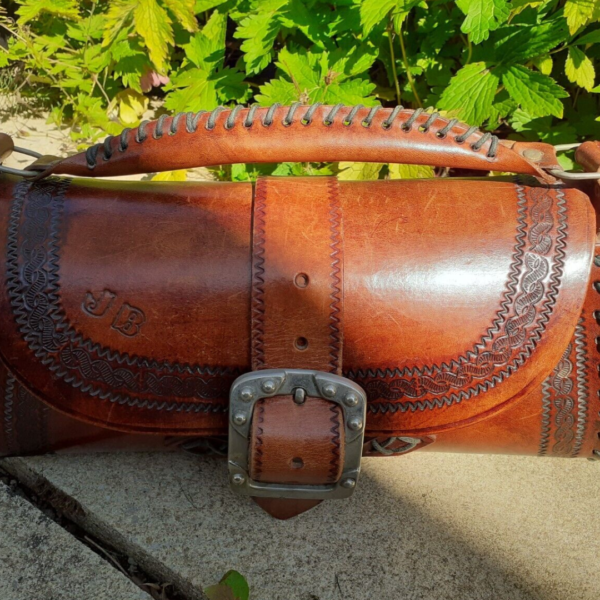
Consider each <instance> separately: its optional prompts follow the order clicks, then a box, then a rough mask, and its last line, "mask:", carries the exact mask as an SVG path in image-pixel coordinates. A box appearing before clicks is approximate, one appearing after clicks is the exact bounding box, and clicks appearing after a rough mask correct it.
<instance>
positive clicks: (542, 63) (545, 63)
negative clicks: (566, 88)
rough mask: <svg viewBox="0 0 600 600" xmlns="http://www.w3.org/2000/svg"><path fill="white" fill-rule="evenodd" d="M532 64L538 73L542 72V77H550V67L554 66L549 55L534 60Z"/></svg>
mask: <svg viewBox="0 0 600 600" xmlns="http://www.w3.org/2000/svg"><path fill="white" fill-rule="evenodd" d="M533 64H534V65H535V66H536V68H537V69H538V71H540V72H542V73H543V74H544V75H550V73H552V67H553V66H554V62H553V61H552V57H551V56H550V55H549V54H546V56H538V57H537V58H534V59H533Z"/></svg>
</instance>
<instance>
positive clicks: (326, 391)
mask: <svg viewBox="0 0 600 600" xmlns="http://www.w3.org/2000/svg"><path fill="white" fill-rule="evenodd" d="M336 392H337V389H336V387H335V385H332V384H331V383H328V384H327V385H325V386H323V396H325V397H326V398H333V397H334V396H335V393H336Z"/></svg>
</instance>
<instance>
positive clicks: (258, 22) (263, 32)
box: [234, 0, 287, 73]
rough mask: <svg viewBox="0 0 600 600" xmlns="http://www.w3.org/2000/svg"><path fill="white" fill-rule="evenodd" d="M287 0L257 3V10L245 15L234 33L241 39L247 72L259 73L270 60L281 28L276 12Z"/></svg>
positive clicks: (267, 0) (270, 0)
mask: <svg viewBox="0 0 600 600" xmlns="http://www.w3.org/2000/svg"><path fill="white" fill-rule="evenodd" d="M286 4H287V0H266V1H265V2H260V3H258V6H259V8H258V11H257V12H254V13H252V14H250V15H249V16H247V17H245V18H244V19H243V20H242V21H241V23H240V24H239V25H238V28H237V30H236V32H235V34H234V37H236V38H240V39H243V40H244V42H243V44H242V46H241V49H242V52H244V59H245V61H246V72H247V73H259V72H260V71H262V70H263V69H264V68H265V67H266V66H267V65H268V64H269V63H270V62H271V50H272V49H273V43H274V42H275V38H276V37H277V34H278V33H279V30H280V29H281V23H280V22H279V20H278V19H277V15H278V12H279V11H280V10H281V9H282V7H284V6H285V5H286Z"/></svg>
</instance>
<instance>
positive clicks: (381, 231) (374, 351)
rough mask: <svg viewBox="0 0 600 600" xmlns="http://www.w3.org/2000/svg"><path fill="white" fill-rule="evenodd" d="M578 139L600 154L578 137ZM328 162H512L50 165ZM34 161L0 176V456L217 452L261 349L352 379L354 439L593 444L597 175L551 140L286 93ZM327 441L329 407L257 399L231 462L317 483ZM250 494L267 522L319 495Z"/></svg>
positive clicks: (468, 447)
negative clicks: (185, 174) (198, 176)
mask: <svg viewBox="0 0 600 600" xmlns="http://www.w3.org/2000/svg"><path fill="white" fill-rule="evenodd" d="M531 150H535V151H536V152H535V153H533V154H532V152H531ZM528 151H530V152H528ZM531 156H536V157H537V158H536V159H535V160H532V159H531ZM577 156H578V160H580V162H581V164H582V165H583V166H584V167H585V168H586V170H588V171H590V172H594V171H597V170H598V168H599V165H600V160H599V158H600V152H598V145H597V143H591V142H590V143H588V144H584V145H583V146H581V148H580V149H579V150H578V155H577ZM528 157H529V158H528ZM339 159H347V160H363V161H369V160H371V161H378V162H386V161H394V160H397V161H401V162H407V163H427V164H433V165H445V166H452V167H455V168H469V169H479V170H495V171H500V170H505V171H513V172H517V173H520V175H518V176H517V177H501V178H485V179H484V178H471V179H460V178H436V179H430V180H403V181H397V180H396V181H383V180H382V181H356V182H347V181H337V179H336V178H333V177H313V178H277V177H269V178H261V179H259V180H258V181H257V182H256V184H251V183H219V182H204V183H157V182H123V181H108V180H105V181H102V180H93V179H70V178H57V177H55V176H53V177H47V175H49V174H50V173H54V174H68V175H74V176H81V175H85V176H88V175H91V176H93V177H96V176H99V177H102V176H106V175H116V174H124V173H134V172H144V171H146V170H150V171H154V170H159V169H161V170H164V169H171V168H185V167H191V166H197V165H202V164H204V165H206V164H221V163H230V162H235V161H239V160H243V161H244V162H253V161H254V162H259V161H263V162H271V161H276V160H318V161H319V160H323V161H324V160H339ZM38 164H39V169H38V170H39V171H40V172H42V171H44V170H45V172H43V173H42V175H43V177H41V178H37V180H33V179H31V178H30V179H17V178H14V177H9V176H3V177H2V181H3V190H4V193H3V194H2V196H1V197H0V236H2V243H1V244H0V272H1V275H0V281H2V282H3V284H2V286H1V288H0V314H1V315H2V326H0V358H1V362H0V392H1V396H0V454H3V455H10V454H24V453H38V452H46V451H51V450H54V451H56V450H59V451H67V450H70V451H72V450H74V449H82V448H94V449H97V448H108V449H115V448H119V447H129V448H136V449H137V448H141V449H154V448H165V447H168V448H169V449H174V448H177V447H184V448H194V447H202V448H205V447H208V448H217V447H221V446H224V445H225V442H226V436H227V431H228V426H229V420H230V419H231V418H232V415H230V414H229V409H228V406H229V391H230V388H231V386H232V384H233V382H234V381H235V380H236V378H237V377H238V376H240V375H242V374H244V373H248V372H250V371H252V370H256V371H261V370H264V369H273V368H275V369H277V368H281V369H309V370H315V371H320V372H325V373H332V374H337V375H343V376H344V377H346V378H347V379H349V380H351V381H352V382H355V383H356V384H358V385H360V386H361V387H362V388H363V389H364V390H365V392H366V395H367V398H368V406H367V417H366V423H364V430H365V435H366V440H365V445H364V450H363V452H364V454H366V455H378V456H397V455H401V454H404V453H406V452H410V451H415V450H426V451H437V450H440V451H446V450H450V451H457V450H461V451H475V452H504V453H521V454H522V453H525V454H538V455H540V456H556V457H559V456H560V457H578V456H580V457H594V456H596V453H598V455H600V439H599V437H598V432H599V431H600V399H599V397H598V392H599V391H600V384H599V382H598V374H597V373H598V371H597V367H598V358H597V352H598V350H597V345H596V339H597V338H598V336H600V325H599V324H598V323H599V321H598V319H599V315H600V283H597V284H596V282H599V281H600V259H597V261H596V262H594V263H593V260H594V256H595V234H596V223H595V210H594V205H596V200H597V198H596V196H597V193H598V192H597V188H598V185H597V184H593V185H590V186H585V185H583V186H580V187H581V189H576V188H575V187H570V186H568V185H565V184H564V183H562V182H559V181H557V180H556V179H555V178H554V177H553V176H552V174H550V173H549V171H550V170H552V169H554V168H557V164H556V159H555V156H554V151H553V149H552V147H551V146H548V145H545V144H524V143H513V142H504V141H501V140H498V139H497V138H495V137H493V136H490V135H489V134H482V133H481V132H479V131H477V130H476V129H475V128H470V127H468V126H465V125H463V124H460V123H458V122H456V120H446V119H442V118H441V117H440V116H439V115H437V114H435V113H434V114H433V115H431V114H427V113H424V112H422V111H415V112H412V111H406V110H404V109H401V108H397V109H393V110H392V109H380V110H374V109H366V108H362V107H354V108H350V107H339V106H338V107H324V106H318V105H314V106H311V107H302V106H295V105H294V106H292V107H278V106H275V107H271V108H270V109H257V108H251V109H241V108H236V109H234V110H232V111H226V110H216V111H213V112H212V113H198V114H192V115H177V116H175V117H173V118H171V117H169V118H167V117H161V119H160V120H159V121H157V122H153V123H148V124H142V125H141V126H140V128H138V129H137V130H132V131H129V130H126V131H125V132H124V133H123V135H121V136H120V137H117V138H112V137H110V138H108V139H107V141H106V142H105V143H104V144H100V145H96V146H94V147H92V148H91V149H90V150H88V151H87V152H85V153H81V154H79V155H75V156H73V157H70V158H67V159H63V160H61V161H56V160H54V161H50V162H49V164H50V166H49V167H48V161H46V163H44V161H43V160H42V161H38ZM32 168H33V169H34V170H35V169H36V168H37V167H36V166H35V164H34V165H33V166H32ZM582 190H583V191H582ZM149 434H151V435H149ZM344 452H345V439H344V417H343V414H342V409H341V408H340V406H339V405H336V404H335V403H333V402H331V401H328V400H327V399H326V398H323V397H320V398H316V397H313V398H310V397H307V398H304V397H302V396H298V397H296V396H293V395H280V396H277V395H276V396H274V397H269V398H265V399H262V400H260V401H259V402H257V404H256V406H255V408H254V411H253V414H252V415H251V435H250V436H249V439H248V457H249V458H248V469H249V474H250V476H251V477H252V479H254V480H256V481H259V482H262V483H272V484H298V485H304V484H306V485H316V486H326V485H329V484H332V483H335V482H339V480H340V477H341V473H342V465H343V463H344ZM257 501H259V503H260V504H261V506H263V507H265V508H266V509H267V510H269V511H270V512H272V514H275V515H276V516H279V517H286V518H287V517H289V516H292V515H294V514H297V513H298V512H301V511H302V510H305V509H306V508H309V507H310V506H314V505H315V504H317V503H318V500H316V501H315V500H312V501H307V500H303V501H299V500H286V501H282V500H280V499H277V498H260V499H258V500H257Z"/></svg>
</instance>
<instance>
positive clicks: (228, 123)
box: [85, 102, 499, 170]
mask: <svg viewBox="0 0 600 600" xmlns="http://www.w3.org/2000/svg"><path fill="white" fill-rule="evenodd" d="M320 106H323V105H322V104H321V103H319V102H317V103H315V104H311V105H305V106H302V105H301V104H300V103H298V102H294V103H293V104H292V105H291V106H289V107H287V112H286V115H285V116H284V117H283V119H282V124H283V125H284V126H285V127H289V126H291V125H293V124H294V122H295V121H294V116H295V115H296V113H297V112H301V111H302V110H303V109H304V114H302V116H301V117H300V118H299V119H298V121H299V123H301V124H302V125H303V126H308V125H311V124H312V123H313V118H312V117H313V115H314V113H315V111H316V110H317V108H319V107H320ZM279 108H286V107H282V106H281V105H280V104H279V103H275V104H273V105H271V106H270V107H268V108H265V109H259V108H258V107H257V106H252V107H250V108H247V109H245V108H244V107H243V106H241V105H237V106H235V107H234V108H233V109H231V110H229V109H226V108H225V107H223V106H217V108H215V109H214V110H213V111H211V112H210V113H208V112H207V111H204V110H202V111H200V112H198V113H193V112H189V113H177V114H176V115H175V116H173V117H167V116H166V115H161V117H160V118H159V119H158V120H156V121H143V122H142V123H141V124H140V125H139V127H138V128H137V129H134V130H131V129H129V128H127V129H124V130H123V131H122V132H121V134H120V135H119V136H118V142H117V144H116V147H117V149H118V151H119V152H121V153H123V152H125V151H126V150H127V148H128V146H129V136H130V132H133V135H134V139H135V141H136V142H137V143H138V144H142V143H144V141H145V140H146V139H147V138H148V133H147V131H146V128H147V127H148V126H150V127H153V133H152V137H153V138H154V139H159V138H161V137H162V135H163V130H164V127H165V125H166V123H167V122H169V135H176V134H177V133H178V126H179V123H180V120H181V119H182V118H183V117H185V119H186V127H185V131H186V132H187V133H196V131H197V129H198V126H199V123H200V121H201V120H204V121H205V123H204V128H205V129H206V130H207V131H212V130H214V128H215V127H216V123H217V117H218V116H219V114H220V113H229V114H228V116H227V117H226V118H225V117H224V118H223V119H222V123H223V127H224V129H225V130H230V129H233V128H234V127H235V124H236V117H237V116H238V114H239V113H240V112H241V111H243V110H246V111H247V112H246V117H245V119H244V120H243V126H244V127H247V128H249V127H252V126H253V125H254V119H255V114H256V112H257V111H258V110H260V111H261V112H262V113H264V116H263V120H262V122H261V123H262V125H263V127H270V126H271V125H272V124H273V122H274V114H275V111H276V110H277V109H279ZM325 108H329V112H328V113H327V115H325V117H324V118H323V120H322V121H321V124H322V125H323V126H324V127H330V126H331V125H333V124H334V123H335V118H336V116H337V115H338V114H343V113H345V114H344V115H343V117H342V123H343V125H345V126H347V127H350V126H352V124H353V123H354V118H355V116H356V113H357V112H358V111H359V110H360V109H363V108H364V107H363V106H362V105H361V104H359V105H357V106H354V107H346V106H344V105H343V104H336V105H335V106H329V107H325ZM344 109H346V110H344ZM401 112H405V113H408V114H409V115H410V116H409V117H408V118H407V119H406V120H405V121H404V122H403V123H401V124H400V130H401V131H403V132H405V133H408V132H409V131H411V130H412V128H413V125H414V124H415V123H416V122H417V120H419V119H420V120H422V121H423V123H422V124H420V125H419V126H418V128H417V131H419V132H421V133H423V134H427V133H428V132H429V129H430V128H431V126H432V125H433V124H434V123H435V122H441V123H442V124H443V125H444V126H443V127H441V128H440V129H439V130H438V131H437V132H436V133H435V136H436V137H437V138H439V139H444V138H446V137H447V136H448V133H449V132H450V131H451V130H452V129H453V128H454V127H455V126H456V125H460V126H461V127H463V128H465V127H466V130H465V131H463V132H461V133H460V134H456V135H455V137H454V141H455V142H456V143H457V144H463V143H464V142H465V141H466V140H467V139H468V138H470V137H472V136H474V135H479V136H480V137H479V138H478V139H477V140H476V141H475V142H474V143H472V144H471V145H470V148H471V150H473V152H479V150H481V148H482V147H483V146H484V145H485V144H486V143H487V142H489V143H490V144H489V146H488V150H487V154H486V155H487V157H488V158H490V159H495V158H496V156H497V151H498V145H499V140H498V138H497V137H496V136H495V135H492V134H491V133H483V134H482V133H481V132H480V131H479V129H478V128H477V127H475V126H472V127H470V126H468V125H464V124H462V123H460V122H459V120H458V119H444V118H442V117H441V116H440V114H439V113H438V112H435V111H434V112H431V113H429V112H427V111H424V110H423V109H422V108H418V109H416V110H415V111H412V110H409V109H405V108H404V107H403V106H396V107H395V108H393V109H391V108H382V107H381V106H375V107H373V108H372V109H371V110H370V111H369V113H368V114H367V116H366V117H365V118H364V119H363V120H362V121H361V125H363V126H364V127H371V125H372V123H373V119H374V118H375V116H376V115H377V114H378V113H379V115H380V117H381V122H380V123H379V124H380V125H381V128H382V129H384V130H386V131H390V130H391V129H392V125H393V123H394V121H395V120H396V118H397V117H398V116H399V114H400V113H401ZM384 116H385V117H386V118H385V119H383V117H384ZM169 120H170V121H169ZM239 120H241V119H238V121H239ZM114 139H116V138H115V137H114V136H112V135H110V136H108V137H107V138H106V139H105V140H104V142H101V143H98V144H94V145H93V146H90V147H89V148H88V149H87V150H86V152H85V158H86V162H87V166H88V168H89V169H90V170H92V169H94V168H96V164H97V161H98V152H99V151H100V149H102V150H103V156H102V158H103V160H104V161H108V160H110V158H111V157H112V156H113V153H114V149H113V145H114V144H113V140H114Z"/></svg>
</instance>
